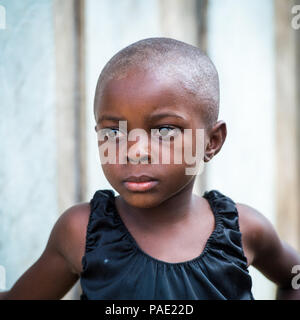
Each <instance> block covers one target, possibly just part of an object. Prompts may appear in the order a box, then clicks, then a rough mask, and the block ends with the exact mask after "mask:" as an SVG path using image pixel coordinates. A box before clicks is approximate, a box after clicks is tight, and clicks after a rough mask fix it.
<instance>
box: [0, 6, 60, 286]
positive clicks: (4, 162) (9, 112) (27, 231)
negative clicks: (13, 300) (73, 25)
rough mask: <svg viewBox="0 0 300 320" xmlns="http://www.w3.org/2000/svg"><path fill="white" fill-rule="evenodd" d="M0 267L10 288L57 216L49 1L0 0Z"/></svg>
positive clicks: (42, 245)
mask: <svg viewBox="0 0 300 320" xmlns="http://www.w3.org/2000/svg"><path fill="white" fill-rule="evenodd" d="M1 5H3V6H4V7H5V8H6V19H7V21H6V29H4V30H0V119H1V122H0V150H1V151H0V152H1V153H0V154H1V156H0V202H1V207H0V265H3V266H4V267H5V269H6V288H7V289H9V288H10V287H11V286H12V285H13V283H14V282H15V281H16V280H17V279H18V278H19V276H20V275H21V274H22V273H23V272H24V271H25V270H26V269H27V268H28V267H29V266H31V265H32V263H33V262H34V261H35V260H36V259H37V258H38V257H39V256H40V255H41V253H42V251H43V249H44V248H45V245H46V241H47V240H48V237H49V233H50V230H51V228H52V226H53V224H54V222H55V220H56V219H57V217H58V213H57V205H56V185H55V183H56V177H55V167H56V163H55V156H56V154H55V123H54V115H55V105H54V71H55V60H54V39H53V17H52V1H51V0H41V1H34V0H22V1H10V0H5V1H3V0H2V1H1Z"/></svg>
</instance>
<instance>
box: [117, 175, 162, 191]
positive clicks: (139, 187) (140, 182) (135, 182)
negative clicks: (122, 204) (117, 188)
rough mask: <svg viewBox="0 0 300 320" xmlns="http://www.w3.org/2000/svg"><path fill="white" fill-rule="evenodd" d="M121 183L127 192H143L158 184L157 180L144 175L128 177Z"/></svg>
mask: <svg viewBox="0 0 300 320" xmlns="http://www.w3.org/2000/svg"><path fill="white" fill-rule="evenodd" d="M123 183H124V185H125V187H126V188H127V189H128V190H129V191H133V192H145V191H148V190H150V189H152V188H154V187H155V186H156V185H157V184H158V180H157V179H155V178H153V177H149V176H146V175H142V176H130V177H128V178H126V179H125V180H124V181H123Z"/></svg>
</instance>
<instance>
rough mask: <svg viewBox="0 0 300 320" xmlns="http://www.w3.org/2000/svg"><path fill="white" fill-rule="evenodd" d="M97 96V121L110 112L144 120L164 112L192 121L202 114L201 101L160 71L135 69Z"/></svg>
mask: <svg viewBox="0 0 300 320" xmlns="http://www.w3.org/2000/svg"><path fill="white" fill-rule="evenodd" d="M97 94H98V97H97V99H96V101H97V105H96V106H95V107H96V112H95V113H96V117H97V118H98V117H99V115H100V114H103V113H107V112H109V113H110V114H112V113H114V114H118V115H119V116H120V115H123V116H124V117H126V116H128V115H131V116H132V117H134V116H139V115H140V116H141V115H145V114H149V113H152V112H155V111H157V109H163V108H167V109H169V110H170V109H172V110H174V111H176V110H177V111H180V112H181V113H184V114H186V116H188V117H189V118H192V117H195V116H198V117H199V113H200V108H199V101H197V99H196V98H195V96H194V95H192V94H190V93H189V92H188V91H187V90H185V89H184V88H183V86H182V85H181V82H180V79H178V77H176V76H173V77H170V76H169V75H166V74H163V73H161V72H158V71H151V72H150V71H145V70H139V69H132V70H130V71H128V72H127V73H126V74H123V75H122V76H119V77H115V78H113V79H110V80H109V81H108V82H107V83H106V84H104V86H103V88H102V89H101V91H100V92H98V93H97Z"/></svg>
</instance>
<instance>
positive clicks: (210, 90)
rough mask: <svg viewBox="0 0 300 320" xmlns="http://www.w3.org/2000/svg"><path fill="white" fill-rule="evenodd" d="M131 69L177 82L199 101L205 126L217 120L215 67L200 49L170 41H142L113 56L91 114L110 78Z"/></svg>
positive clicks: (106, 68)
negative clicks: (152, 73) (151, 73)
mask: <svg viewBox="0 0 300 320" xmlns="http://www.w3.org/2000/svg"><path fill="white" fill-rule="evenodd" d="M134 69H138V70H141V71H145V72H155V73H157V74H159V75H161V76H164V77H165V76H167V77H170V78H171V79H176V81H178V82H179V83H180V85H181V86H182V87H183V88H184V89H185V90H186V92H187V93H189V94H191V95H192V96H193V97H195V98H196V99H198V101H199V111H200V112H201V116H202V117H203V119H204V121H205V122H206V124H207V126H212V125H213V124H214V123H215V122H216V121H217V119H218V113H219V78H218V73H217V70H216V68H215V66H214V65H213V63H212V62H211V60H210V59H209V58H208V57H207V56H206V55H205V54H204V53H203V52H202V51H201V50H200V49H199V48H197V47H195V46H192V45H189V44H187V43H184V42H181V41H178V40H174V39H170V38H149V39H144V40H141V41H138V42H135V43H133V44H131V45H130V46H128V47H126V48H124V49H122V50H121V51H119V52H118V53H117V54H115V55H114V56H113V57H112V58H111V59H110V60H109V61H108V63H107V64H106V65H105V67H104V68H103V70H102V72H101V74H100V76H99V79H98V83H97V89H96V94H95V102H94V111H96V109H97V107H98V105H99V99H100V98H101V95H102V92H103V89H104V87H105V86H106V84H107V83H108V82H109V81H110V80H112V79H122V78H125V77H126V75H127V74H128V72H129V71H130V70H134Z"/></svg>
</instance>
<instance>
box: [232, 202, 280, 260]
mask: <svg viewBox="0 0 300 320" xmlns="http://www.w3.org/2000/svg"><path fill="white" fill-rule="evenodd" d="M236 208H237V210H238V214H239V225H240V231H241V234H242V243H243V248H244V252H245V255H246V256H247V259H248V263H249V265H250V264H252V263H253V262H254V259H255V254H256V253H257V251H258V249H263V246H264V245H268V244H269V243H271V242H272V241H274V242H276V241H278V239H277V234H276V231H275V229H274V227H273V225H272V223H271V222H270V221H269V220H268V219H267V218H266V217H265V216H264V215H263V214H262V213H260V212H259V211H258V210H257V209H255V208H253V207H251V206H249V205H246V204H242V203H236Z"/></svg>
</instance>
